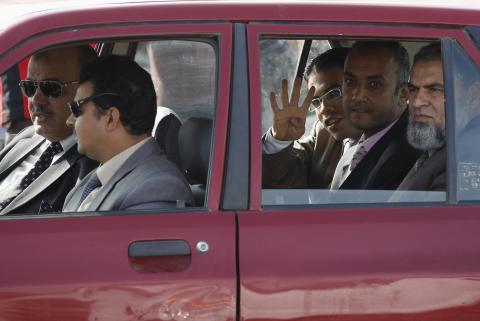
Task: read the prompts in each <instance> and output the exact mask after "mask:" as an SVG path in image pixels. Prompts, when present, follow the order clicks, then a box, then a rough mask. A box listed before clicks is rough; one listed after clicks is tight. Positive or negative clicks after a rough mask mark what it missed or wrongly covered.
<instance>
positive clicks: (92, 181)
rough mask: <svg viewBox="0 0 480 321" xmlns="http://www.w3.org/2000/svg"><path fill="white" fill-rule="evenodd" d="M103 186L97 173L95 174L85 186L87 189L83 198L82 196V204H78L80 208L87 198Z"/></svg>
mask: <svg viewBox="0 0 480 321" xmlns="http://www.w3.org/2000/svg"><path fill="white" fill-rule="evenodd" d="M99 186H102V183H100V180H99V179H98V176H97V173H94V174H93V175H92V176H91V177H90V178H89V179H88V182H87V183H86V184H85V189H84V190H83V192H82V196H80V202H78V207H80V205H81V204H82V202H83V201H84V200H85V199H86V198H87V196H88V195H89V194H90V193H91V192H92V191H93V190H94V189H96V188H97V187H99Z"/></svg>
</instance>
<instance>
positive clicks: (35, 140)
mask: <svg viewBox="0 0 480 321" xmlns="http://www.w3.org/2000/svg"><path fill="white" fill-rule="evenodd" d="M44 141H45V138H43V137H42V136H39V135H35V130H34V128H33V126H29V127H27V128H25V129H24V130H23V131H22V132H20V133H19V134H18V135H17V136H15V138H14V139H13V140H12V141H11V142H10V143H9V144H8V145H7V146H5V148H4V149H2V150H1V151H0V181H2V180H3V179H5V177H7V176H8V175H9V174H10V173H11V172H12V171H13V170H14V169H15V168H17V166H19V165H20V164H21V163H22V162H23V160H24V159H25V158H26V157H28V156H29V155H30V154H31V153H32V151H34V150H35V149H36V148H38V146H39V145H40V144H42V143H43V142H44ZM97 166H98V163H97V162H94V161H92V160H91V159H89V158H87V157H85V156H83V155H80V154H79V153H78V152H77V145H74V146H72V147H71V148H70V149H69V150H68V151H67V152H66V153H65V154H64V155H62V157H60V159H58V160H57V161H56V162H55V163H53V164H52V165H50V167H49V168H47V169H46V170H45V172H43V173H42V174H41V175H40V176H39V177H38V178H37V179H36V180H35V181H33V182H32V183H31V184H30V185H29V186H28V187H27V188H26V189H25V190H23V191H22V192H21V193H20V194H19V195H18V196H17V197H16V198H15V199H14V200H13V201H12V202H11V203H10V204H9V205H8V206H7V207H5V208H4V209H3V210H2V211H1V212H0V215H4V214H20V213H22V214H36V213H38V212H39V210H40V204H42V202H46V203H48V204H49V205H50V207H51V210H52V211H60V210H61V209H62V205H63V202H64V200H65V197H66V196H67V193H68V191H69V190H70V189H72V188H73V187H74V186H75V184H76V183H77V180H78V179H81V178H83V177H84V176H85V175H86V174H87V173H89V172H90V171H91V170H92V169H93V168H95V167H97ZM0 193H1V191H0Z"/></svg>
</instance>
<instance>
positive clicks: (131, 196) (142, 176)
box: [63, 138, 193, 212]
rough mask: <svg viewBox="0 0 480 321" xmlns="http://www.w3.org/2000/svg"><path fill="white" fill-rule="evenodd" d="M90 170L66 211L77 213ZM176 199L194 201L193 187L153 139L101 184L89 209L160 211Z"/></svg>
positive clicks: (71, 197)
mask: <svg viewBox="0 0 480 321" xmlns="http://www.w3.org/2000/svg"><path fill="white" fill-rule="evenodd" d="M94 173H95V171H92V172H91V173H89V174H88V175H87V176H86V177H85V178H84V179H83V180H82V181H81V182H80V183H79V184H78V185H77V186H75V188H73V189H72V190H71V191H70V193H69V194H68V195H67V198H66V199H65V204H64V207H63V212H75V211H77V209H78V207H79V205H80V204H79V201H80V197H81V195H82V192H83V190H84V189H85V184H86V183H87V181H88V179H89V178H90V176H91V175H93V174H94ZM177 201H180V202H185V203H186V204H193V196H192V192H191V191H190V186H189V184H188V182H187V181H186V179H185V178H184V176H183V175H182V173H181V172H180V171H179V170H178V169H177V167H176V166H175V165H174V164H173V163H171V162H170V161H169V160H168V159H167V157H166V155H165V153H164V152H163V151H162V149H161V148H160V147H159V146H158V144H157V143H156V141H155V140H154V139H153V138H150V139H149V140H148V141H147V142H146V143H145V144H144V145H143V146H141V147H140V148H139V149H138V150H136V151H135V152H134V153H133V154H132V155H131V156H130V157H129V158H128V159H127V160H126V162H125V163H124V164H123V165H122V166H121V167H120V168H119V169H118V171H117V172H116V173H115V174H114V175H113V177H112V178H111V179H110V180H109V181H108V182H107V184H106V185H105V186H102V188H101V190H100V191H99V192H98V194H97V195H96V196H95V198H94V200H93V201H92V203H91V204H90V205H89V206H88V208H87V209H86V210H87V211H115V210H158V209H161V208H175V207H177Z"/></svg>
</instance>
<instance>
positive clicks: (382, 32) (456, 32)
mask: <svg viewBox="0 0 480 321" xmlns="http://www.w3.org/2000/svg"><path fill="white" fill-rule="evenodd" d="M247 34H248V36H247V37H248V46H249V55H250V66H249V67H250V69H249V72H250V92H251V106H250V108H251V110H250V115H251V118H250V121H251V128H252V130H251V141H250V146H251V151H250V153H251V159H250V163H251V181H250V183H251V184H250V200H251V203H250V209H251V210H261V209H262V208H264V207H263V206H262V182H261V179H262V147H261V137H262V132H261V119H262V117H261V116H262V115H261V113H262V107H261V82H260V47H259V45H258V43H259V39H262V38H266V37H276V38H279V37H283V38H284V39H287V38H295V39H308V38H313V39H328V38H333V39H338V38H356V39H358V38H369V39H382V38H383V39H385V38H386V39H399V40H404V39H405V40H412V41H413V40H418V41H432V40H441V41H442V42H444V41H445V40H447V39H454V40H455V41H457V42H458V43H459V44H460V45H461V46H462V47H463V48H464V50H465V51H466V52H467V54H469V55H471V53H474V55H473V56H472V60H473V61H474V62H475V63H476V64H477V65H480V53H479V52H478V50H477V48H476V47H475V44H473V43H472V41H471V39H470V38H469V37H468V36H467V35H466V34H465V33H464V31H463V30H462V27H461V26H460V27H458V28H451V27H449V26H437V25H435V26H429V25H418V26H417V25H412V24H408V25H407V24H404V25H399V24H385V23H352V24H348V25H338V24H335V23H317V24H301V25H299V24H294V23H290V22H286V23H278V24H267V23H265V24H260V23H258V24H251V25H249V26H248V27H247ZM445 58H446V59H447V60H445V61H444V68H445V65H448V63H449V60H448V59H449V58H448V56H447V57H445ZM447 71H448V70H445V75H446V73H447ZM444 77H446V76H444ZM446 88H447V87H446ZM451 90H453V87H451V88H450V87H449V89H447V90H446V91H447V92H448V91H450V92H451ZM446 95H448V94H446ZM450 100H451V98H450ZM447 102H448V101H447ZM445 108H446V114H447V115H448V116H447V117H449V116H450V119H449V120H448V121H447V125H446V126H447V128H450V127H449V126H454V125H453V124H454V123H451V122H452V121H453V122H454V120H455V119H454V118H452V117H451V115H450V114H451V113H453V112H454V111H453V108H454V106H453V101H450V102H449V103H447V104H446V106H445ZM450 123H451V124H450ZM450 135H453V136H454V135H455V133H454V132H452V130H450V131H449V134H447V141H450V142H449V143H447V154H448V155H450V154H451V153H452V152H451V151H450V150H451V149H452V148H454V147H452V146H451V145H452V144H454V143H452V137H450ZM453 138H454V137H453ZM447 171H448V172H449V173H451V174H448V175H449V177H448V178H447V199H446V202H445V203H441V206H444V205H451V204H456V203H457V200H456V192H455V193H454V194H452V195H453V198H452V197H450V196H449V193H452V190H451V189H456V185H457V184H456V181H455V180H453V181H452V178H451V176H450V175H454V177H456V175H457V174H456V163H455V159H452V157H451V156H449V157H448V158H447ZM425 205H428V204H425ZM325 206H327V207H339V208H345V207H351V206H362V204H353V205H352V204H328V205H308V204H305V207H308V208H317V207H325ZM368 206H369V207H371V206H372V205H371V204H369V205H368ZM383 206H386V207H398V206H412V203H408V202H406V203H404V204H399V203H394V204H393V203H392V204H384V205H383ZM283 207H284V206H283ZM302 207H303V206H302ZM268 208H269V207H268ZM275 208H278V207H275Z"/></svg>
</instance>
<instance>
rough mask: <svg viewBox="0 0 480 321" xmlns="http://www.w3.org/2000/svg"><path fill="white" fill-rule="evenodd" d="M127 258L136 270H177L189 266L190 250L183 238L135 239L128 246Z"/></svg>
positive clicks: (152, 271) (149, 271) (147, 271)
mask: <svg viewBox="0 0 480 321" xmlns="http://www.w3.org/2000/svg"><path fill="white" fill-rule="evenodd" d="M128 260H129V262H130V266H131V267H132V268H133V269H134V270H135V271H137V272H143V273H158V272H179V271H183V270H185V269H187V268H188V267H189V266H190V263H191V261H192V252H191V250H190V245H189V244H188V242H187V241H185V240H153V241H135V242H132V243H131V244H130V245H129V246H128Z"/></svg>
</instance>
